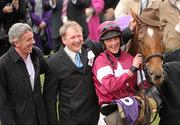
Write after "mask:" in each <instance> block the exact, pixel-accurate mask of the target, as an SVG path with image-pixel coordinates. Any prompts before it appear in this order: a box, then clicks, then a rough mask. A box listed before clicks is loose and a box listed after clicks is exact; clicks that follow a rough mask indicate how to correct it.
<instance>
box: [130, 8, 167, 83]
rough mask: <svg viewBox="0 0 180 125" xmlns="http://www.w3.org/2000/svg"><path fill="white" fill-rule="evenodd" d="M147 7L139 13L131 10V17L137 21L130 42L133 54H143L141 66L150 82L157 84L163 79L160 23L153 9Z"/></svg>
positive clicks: (162, 48) (162, 47)
mask: <svg viewBox="0 0 180 125" xmlns="http://www.w3.org/2000/svg"><path fill="white" fill-rule="evenodd" d="M148 9H149V8H148ZM148 9H147V13H145V12H144V11H143V12H144V13H143V12H142V14H141V15H137V14H136V13H134V12H133V11H132V17H133V18H134V20H135V21H136V22H137V26H136V29H135V34H134V39H133V40H132V44H134V45H133V46H134V49H135V51H134V54H137V53H141V54H142V55H143V57H144V63H143V67H144V69H145V70H146V71H147V73H148V76H149V78H150V80H151V82H152V83H154V84H155V85H159V84H161V83H162V81H163V79H164V74H163V67H162V64H163V52H164V46H163V43H162V30H161V26H162V24H161V23H159V22H158V21H157V19H158V17H156V16H155V15H156V14H155V10H151V9H149V10H148ZM145 11H146V10H145ZM150 11H151V13H150ZM145 14H146V15H145ZM147 17H148V18H147ZM153 19H154V20H153Z"/></svg>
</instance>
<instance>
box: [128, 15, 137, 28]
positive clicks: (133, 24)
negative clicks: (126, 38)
mask: <svg viewBox="0 0 180 125" xmlns="http://www.w3.org/2000/svg"><path fill="white" fill-rule="evenodd" d="M129 25H130V30H131V31H134V30H135V28H136V25H137V22H136V21H135V20H134V18H131V20H130V23H129Z"/></svg>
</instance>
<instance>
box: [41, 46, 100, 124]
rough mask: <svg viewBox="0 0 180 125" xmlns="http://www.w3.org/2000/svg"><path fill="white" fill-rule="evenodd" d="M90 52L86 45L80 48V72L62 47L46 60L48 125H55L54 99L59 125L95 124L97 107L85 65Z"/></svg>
mask: <svg viewBox="0 0 180 125" xmlns="http://www.w3.org/2000/svg"><path fill="white" fill-rule="evenodd" d="M88 45H90V44H88ZM90 46H91V47H93V45H92V44H91V45H90ZM90 50H93V49H92V48H89V47H88V46H86V45H83V47H82V49H81V53H82V54H81V59H82V63H83V65H84V66H83V69H78V68H77V67H76V66H75V64H74V63H73V62H72V60H71V59H70V57H69V56H68V55H67V54H66V53H65V51H64V49H63V48H61V49H60V50H59V51H58V52H57V53H55V54H54V55H53V56H52V57H50V58H49V60H48V64H49V67H50V72H49V73H48V74H46V77H45V85H44V99H45V105H46V109H47V116H48V123H49V124H50V125H58V120H57V116H56V114H57V109H56V102H57V96H58V97H59V106H58V109H59V123H60V125H97V122H98V118H99V106H98V99H97V96H96V93H95V88H94V84H93V80H92V72H91V66H89V65H88V61H89V60H88V58H87V53H88V51H90ZM96 53H97V51H96V52H95V51H94V54H96Z"/></svg>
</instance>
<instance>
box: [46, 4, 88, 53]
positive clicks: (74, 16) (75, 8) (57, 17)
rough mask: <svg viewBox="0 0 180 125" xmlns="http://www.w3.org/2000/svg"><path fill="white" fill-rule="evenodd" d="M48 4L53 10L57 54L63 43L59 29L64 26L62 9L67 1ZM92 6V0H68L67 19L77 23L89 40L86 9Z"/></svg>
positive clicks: (53, 34)
mask: <svg viewBox="0 0 180 125" xmlns="http://www.w3.org/2000/svg"><path fill="white" fill-rule="evenodd" d="M49 1H50V4H49V3H47V5H46V8H48V4H49V6H50V8H52V10H53V13H52V18H51V19H52V20H51V25H52V38H53V44H54V51H55V52H56V51H57V50H58V49H59V48H60V45H61V43H62V41H61V38H60V37H59V32H58V31H59V28H60V27H61V26H62V25H63V18H64V17H63V16H62V8H63V2H64V1H65V0H49ZM90 5H91V0H68V3H67V9H66V18H67V19H68V20H71V21H76V22H77V23H78V24H80V25H81V27H82V28H83V38H84V39H87V37H88V26H87V22H86V15H85V8H87V7H89V6H90Z"/></svg>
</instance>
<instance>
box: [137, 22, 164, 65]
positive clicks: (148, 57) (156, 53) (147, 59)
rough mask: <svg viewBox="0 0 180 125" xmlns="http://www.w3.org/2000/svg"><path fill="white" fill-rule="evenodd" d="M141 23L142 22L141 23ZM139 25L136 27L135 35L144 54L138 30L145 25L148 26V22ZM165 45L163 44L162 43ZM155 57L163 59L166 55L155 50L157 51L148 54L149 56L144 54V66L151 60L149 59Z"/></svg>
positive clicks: (140, 50)
mask: <svg viewBox="0 0 180 125" xmlns="http://www.w3.org/2000/svg"><path fill="white" fill-rule="evenodd" d="M139 25H140V24H139ZM139 25H137V26H136V29H135V34H136V35H135V36H136V37H137V38H136V40H137V44H139V45H138V46H139V48H140V49H139V52H140V53H141V54H142V55H143V53H142V46H141V45H140V43H139V42H140V41H138V35H139V34H138V30H140V29H141V28H143V27H145V26H147V25H146V24H142V25H141V26H139ZM161 43H162V41H161ZM162 46H163V45H162ZM154 57H159V58H160V59H161V60H163V59H164V56H163V54H162V53H160V52H155V53H151V54H150V55H148V56H146V57H145V56H144V55H143V66H146V64H147V63H148V62H149V60H150V59H152V58H154Z"/></svg>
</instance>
